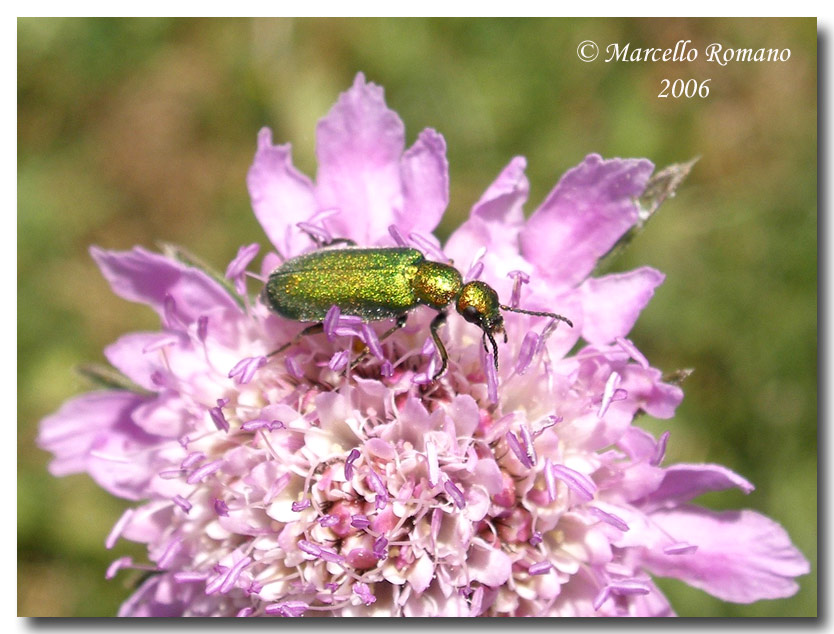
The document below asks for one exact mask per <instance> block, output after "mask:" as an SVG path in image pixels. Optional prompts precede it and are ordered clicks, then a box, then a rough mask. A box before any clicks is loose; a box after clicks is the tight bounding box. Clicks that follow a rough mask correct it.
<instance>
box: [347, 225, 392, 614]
mask: <svg viewBox="0 0 834 634" xmlns="http://www.w3.org/2000/svg"><path fill="white" fill-rule="evenodd" d="M392 226H393V225H392ZM353 591H354V592H355V593H356V595H357V596H358V597H359V598H360V599H362V603H364V604H365V605H371V604H372V603H373V602H374V601H376V597H375V596H374V595H373V594H372V593H371V589H370V588H369V587H368V584H367V583H363V582H362V581H359V582H357V583H354V584H353Z"/></svg>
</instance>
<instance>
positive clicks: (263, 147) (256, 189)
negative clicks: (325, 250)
mask: <svg viewBox="0 0 834 634" xmlns="http://www.w3.org/2000/svg"><path fill="white" fill-rule="evenodd" d="M246 184H247V186H248V188H249V196H250V198H251V199H252V209H253V210H254V211H255V217H256V218H257V219H258V222H260V223H261V226H262V227H263V229H264V231H265V232H266V235H267V237H268V238H269V240H270V242H272V244H273V245H275V248H276V249H278V251H279V253H281V254H282V255H283V256H285V257H290V256H292V255H297V254H298V253H299V252H300V251H302V250H303V249H304V247H306V246H308V245H310V244H311V240H310V238H309V237H308V236H307V234H305V233H304V232H302V231H301V230H300V229H299V228H298V227H296V223H298V222H302V221H305V220H307V219H308V218H310V216H312V215H313V213H315V211H316V210H317V205H316V198H315V194H314V192H313V184H312V182H311V181H310V179H309V178H307V177H306V176H305V175H304V174H302V173H301V172H299V171H298V170H296V169H295V167H293V164H292V157H291V149H290V145H289V144H286V145H272V130H270V129H269V128H263V129H262V130H261V131H260V132H259V133H258V149H257V151H256V152H255V160H254V162H253V163H252V167H250V168H249V172H248V174H247V175H246Z"/></svg>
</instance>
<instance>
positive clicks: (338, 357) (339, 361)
mask: <svg viewBox="0 0 834 634" xmlns="http://www.w3.org/2000/svg"><path fill="white" fill-rule="evenodd" d="M348 359H350V353H349V352H348V351H347V350H339V351H338V352H336V353H335V354H334V355H333V356H332V357H330V361H328V362H327V367H328V368H330V369H331V370H333V371H334V372H340V371H341V370H342V369H343V368H344V367H345V366H346V365H347V363H348Z"/></svg>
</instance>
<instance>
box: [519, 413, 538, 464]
mask: <svg viewBox="0 0 834 634" xmlns="http://www.w3.org/2000/svg"><path fill="white" fill-rule="evenodd" d="M519 431H520V432H521V441H522V442H523V443H524V454H525V455H526V456H527V458H528V460H529V461H530V466H531V467H533V466H535V465H536V460H537V457H536V449H535V447H533V439H532V438H531V437H530V431H529V430H528V429H527V425H523V424H522V425H521V426H520V427H519Z"/></svg>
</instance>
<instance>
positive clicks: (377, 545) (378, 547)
mask: <svg viewBox="0 0 834 634" xmlns="http://www.w3.org/2000/svg"><path fill="white" fill-rule="evenodd" d="M371 552H373V554H374V556H375V557H376V558H377V559H387V558H388V540H387V539H385V538H384V537H382V536H381V535H380V536H379V537H377V538H376V540H374V546H373V548H372V549H371Z"/></svg>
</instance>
